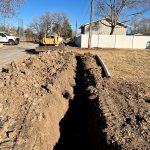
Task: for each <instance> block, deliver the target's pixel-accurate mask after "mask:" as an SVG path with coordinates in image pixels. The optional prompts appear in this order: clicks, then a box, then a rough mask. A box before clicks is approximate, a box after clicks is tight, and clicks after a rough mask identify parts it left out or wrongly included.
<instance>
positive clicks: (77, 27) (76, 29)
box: [76, 20, 78, 36]
mask: <svg viewBox="0 0 150 150" xmlns="http://www.w3.org/2000/svg"><path fill="white" fill-rule="evenodd" d="M77 32H78V23H77V20H76V36H77Z"/></svg>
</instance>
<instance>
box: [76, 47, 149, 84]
mask: <svg viewBox="0 0 150 150" xmlns="http://www.w3.org/2000/svg"><path fill="white" fill-rule="evenodd" d="M79 51H80V52H79ZM78 52H79V53H83V52H90V53H92V54H98V55H100V56H101V58H102V59H103V61H104V62H105V64H106V66H107V67H108V70H109V71H110V73H111V75H112V79H114V80H118V79H119V80H120V79H121V80H126V81H129V82H133V83H142V84H144V85H146V86H147V87H150V50H132V49H93V50H90V51H89V50H78Z"/></svg>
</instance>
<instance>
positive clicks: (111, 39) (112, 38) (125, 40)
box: [75, 34, 150, 49]
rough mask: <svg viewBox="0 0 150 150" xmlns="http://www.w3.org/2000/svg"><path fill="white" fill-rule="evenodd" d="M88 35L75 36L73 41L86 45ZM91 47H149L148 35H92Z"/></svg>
mask: <svg viewBox="0 0 150 150" xmlns="http://www.w3.org/2000/svg"><path fill="white" fill-rule="evenodd" d="M88 38H89V36H88V35H83V34H82V35H80V36H78V37H76V40H75V43H76V45H77V46H79V47H81V48H87V47H88ZM91 47H99V48H136V49H149V48H150V36H126V35H92V40H91Z"/></svg>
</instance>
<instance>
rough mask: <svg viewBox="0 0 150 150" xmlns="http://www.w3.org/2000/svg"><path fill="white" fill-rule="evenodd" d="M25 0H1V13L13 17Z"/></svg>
mask: <svg viewBox="0 0 150 150" xmlns="http://www.w3.org/2000/svg"><path fill="white" fill-rule="evenodd" d="M24 2H25V0H0V14H1V15H2V16H5V17H13V16H15V15H16V13H17V10H18V8H19V7H20V6H21V5H22V4H23V3H24Z"/></svg>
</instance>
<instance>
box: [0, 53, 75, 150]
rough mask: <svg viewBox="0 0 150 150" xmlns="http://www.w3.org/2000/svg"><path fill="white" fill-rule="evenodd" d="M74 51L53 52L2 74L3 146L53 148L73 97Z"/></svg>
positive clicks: (14, 65)
mask: <svg viewBox="0 0 150 150" xmlns="http://www.w3.org/2000/svg"><path fill="white" fill-rule="evenodd" d="M75 65H76V60H75V57H74V54H72V53H65V55H64V54H61V53H58V52H51V53H45V54H41V55H39V56H38V57H35V58H32V57H31V58H28V59H26V60H24V61H22V62H21V63H15V62H13V63H12V64H11V65H10V66H8V67H7V68H3V69H2V73H1V74H0V108H1V109H0V115H1V129H0V149H19V150H20V149H26V150H27V149H36V150H38V149H39V150H41V149H52V148H53V146H54V145H55V143H56V142H57V140H58V138H59V135H60V133H59V121H60V120H61V119H62V118H63V116H64V114H65V112H66V111H67V109H68V99H70V98H71V97H73V88H72V87H73V85H74V84H75V82H74V69H75Z"/></svg>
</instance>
